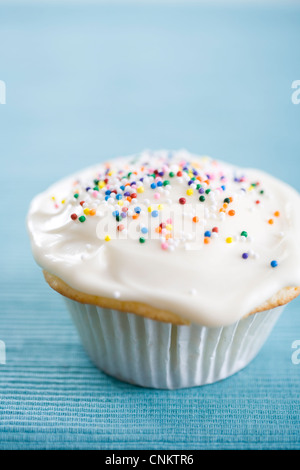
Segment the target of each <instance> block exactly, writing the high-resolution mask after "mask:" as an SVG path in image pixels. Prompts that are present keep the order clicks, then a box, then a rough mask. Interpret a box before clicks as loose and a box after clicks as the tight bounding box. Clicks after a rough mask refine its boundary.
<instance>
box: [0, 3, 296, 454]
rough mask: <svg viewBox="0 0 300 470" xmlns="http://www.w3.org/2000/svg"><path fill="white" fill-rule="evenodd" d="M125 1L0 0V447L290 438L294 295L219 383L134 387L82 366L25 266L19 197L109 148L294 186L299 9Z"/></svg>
mask: <svg viewBox="0 0 300 470" xmlns="http://www.w3.org/2000/svg"><path fill="white" fill-rule="evenodd" d="M139 3H140V4H139V5H138V4H137V2H136V3H135V2H122V3H120V2H119V3H118V2H113V3H112V4H108V3H105V2H99V4H93V2H91V3H89V2H87V3H84V2H74V3H72V2H61V3H60V4H58V3H57V2H54V3H53V4H50V3H49V4H48V3H42V4H41V5H38V4H36V3H27V2H22V4H18V2H17V3H16V2H10V3H0V79H1V80H4V81H5V83H6V87H7V96H6V100H7V102H6V104H5V105H0V149H1V151H0V156H1V157H0V158H1V172H0V183H1V189H2V191H1V202H2V204H1V232H0V241H1V243H0V247H1V248H0V250H1V270H0V283H1V291H0V340H2V341H5V343H6V348H7V364H6V365H0V448H2V449H11V448H12V449H24V448H25V449H150V450H151V449H177V450H180V449H182V450H185V449H299V448H300V420H299V411H300V406H299V405H300V403H299V383H300V382H299V379H300V364H299V365H295V364H293V363H292V361H291V355H292V352H293V349H292V348H291V345H292V342H293V341H295V340H300V316H299V307H300V301H299V300H295V301H293V302H292V303H291V304H290V305H289V306H288V307H287V308H286V310H285V312H284V313H283V316H282V317H281V318H280V320H279V322H278V323H277V325H276V326H275V329H274V330H273V332H272V334H271V336H270V338H269V339H268V341H267V343H266V344H265V346H264V347H263V349H262V350H261V352H260V353H259V355H258V356H257V357H256V358H255V360H254V361H253V362H252V363H251V364H250V365H249V366H248V367H247V368H246V369H245V370H243V371H241V372H239V373H238V374H236V375H235V376H233V377H232V378H229V379H227V380H225V381H222V382H220V383H218V384H214V385H209V386H205V387H199V388H194V389H187V390H181V391H159V390H145V389H141V388H138V387H134V386H130V385H127V384H124V383H121V382H118V381H117V380H114V379H112V378H109V377H107V376H106V375H104V374H103V373H101V372H99V371H98V370H97V369H96V368H95V367H94V366H93V365H92V364H91V362H90V361H89V359H88V357H87V356H86V355H85V353H84V351H83V350H82V347H81V344H80V342H79V339H78V337H77V334H76V331H75V329H74V326H73V324H72V323H71V320H70V318H69V316H68V314H67V312H66V311H65V308H64V306H63V304H62V302H61V299H60V297H59V296H58V295H57V294H56V293H55V292H53V291H51V290H50V289H49V288H48V286H47V285H46V283H45V282H44V280H43V277H42V273H41V271H40V269H39V268H38V267H37V266H36V265H35V263H34V261H33V259H32V256H31V252H30V247H29V241H28V237H27V234H26V230H25V217H26V213H27V210H28V205H29V203H30V200H31V198H32V197H33V196H34V195H35V194H36V193H37V192H39V191H41V190H43V189H45V188H46V187H47V186H48V185H49V184H50V183H53V182H55V181H56V180H57V179H58V178H60V177H63V176H65V175H67V174H68V173H72V172H74V171H75V170H77V169H80V168H82V167H85V166H87V165H90V164H93V163H95V162H97V161H99V160H103V159H107V158H111V157H114V156H117V155H119V154H121V155H126V154H130V153H135V152H138V151H140V150H142V149H144V148H151V149H158V148H170V149H178V148H187V149H188V150H190V151H192V152H196V153H199V154H209V155H211V156H213V157H215V158H219V159H223V160H227V161H229V162H232V163H235V164H238V165H245V166H252V167H258V168H261V169H264V170H266V171H268V172H270V173H272V174H274V175H275V176H278V177H279V178H281V179H283V180H285V181H287V182H288V183H290V184H291V185H293V186H294V187H295V188H296V189H298V190H299V191H300V181H299V175H300V164H299V150H300V105H295V104H293V103H292V101H291V95H292V91H293V90H292V89H291V84H292V82H293V81H294V80H297V79H298V80H299V79H300V48H299V44H300V7H299V4H298V3H296V2H294V4H291V3H285V4H284V3H277V2H267V3H264V2H261V3H255V4H254V5H251V4H249V3H248V2H240V3H237V2H234V3H226V2H224V3H223V4H221V3H220V2H216V3H215V2H213V3H211V4H208V3H199V2H189V1H186V2H164V1H161V2H159V3H157V2H154V3H153V4H151V3H147V2H145V3H143V2H139Z"/></svg>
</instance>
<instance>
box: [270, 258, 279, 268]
mask: <svg viewBox="0 0 300 470" xmlns="http://www.w3.org/2000/svg"><path fill="white" fill-rule="evenodd" d="M270 265H271V266H272V268H276V266H278V263H277V261H276V260H275V259H273V261H271V263H270Z"/></svg>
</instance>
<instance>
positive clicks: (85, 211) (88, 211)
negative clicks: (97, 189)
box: [83, 207, 90, 215]
mask: <svg viewBox="0 0 300 470" xmlns="http://www.w3.org/2000/svg"><path fill="white" fill-rule="evenodd" d="M83 213H84V214H85V215H89V213H90V209H88V208H87V207H86V208H85V209H83Z"/></svg>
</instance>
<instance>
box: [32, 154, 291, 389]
mask: <svg viewBox="0 0 300 470" xmlns="http://www.w3.org/2000/svg"><path fill="white" fill-rule="evenodd" d="M299 206H300V197H299V194H298V193H297V192H296V191H295V190H294V189H293V188H291V187H290V186H288V185H287V184H285V183H283V182H282V181H279V180H278V179H275V178H274V177H272V176H271V175H268V174H266V173H264V172H262V171H259V170H253V169H241V168H237V167H234V166H232V165H229V164H227V163H224V162H220V161H216V160H213V159H211V158H209V157H199V156H196V155H192V154H190V153H188V152H187V151H177V152H169V151H156V152H150V151H144V152H142V153H141V154H138V155H134V156H130V157H122V158H118V159H115V160H111V161H109V162H106V163H101V164H99V165H96V166H94V167H90V168H87V169H85V170H83V171H80V172H79V173H77V174H75V175H72V176H70V177H68V178H66V179H64V180H62V181H60V182H58V183H56V184H54V185H53V186H51V187H50V188H49V189H47V190H46V191H45V192H43V193H42V194H39V195H38V196H36V197H35V199H34V200H33V201H32V203H31V206H30V210H29V213H28V218H27V222H28V231H29V235H30V239H31V246H32V251H33V255H34V258H35V260H36V262H37V263H38V264H39V265H40V266H41V268H42V269H43V272H44V276H45V279H46V281H47V282H48V284H49V285H50V286H51V287H52V288H53V289H54V290H56V291H57V292H59V293H60V294H62V296H63V299H64V300H65V302H66V305H67V307H68V309H69V311H70V313H71V316H72V318H73V320H74V322H75V325H76V327H77V329H78V333H79V336H80V338H81V340H82V343H83V346H84V347H85V349H86V351H87V352H88V354H89V355H90V357H91V359H92V361H93V362H94V363H95V364H96V365H97V366H98V367H99V368H100V369H101V370H102V371H104V372H106V373H107V374H109V375H112V376H114V377H117V378H119V379H120V380H124V381H127V382H130V383H133V384H137V385H140V386H144V387H154V388H164V389H175V388H183V387H191V386H197V385H204V384H208V383H213V382H216V381H218V380H221V379H224V378H226V377H228V376H230V375H232V374H234V373H235V372H237V371H238V370H240V369H242V368H243V367H245V366H246V365H247V364H248V363H249V362H250V361H251V360H252V359H253V358H254V357H255V356H256V354H257V353H258V351H259V350H260V348H261V346H262V345H263V344H264V342H265V340H266V338H267V337H268V335H269V334H270V332H271V330H272V327H273V326H274V324H275V322H276V321H277V319H278V317H279V315H280V314H281V312H282V309H283V306H284V305H285V304H287V303H288V302H290V301H291V300H292V299H293V298H295V297H296V296H297V295H299V293H300V244H299V238H300V215H299Z"/></svg>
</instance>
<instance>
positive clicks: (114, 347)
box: [65, 298, 283, 389]
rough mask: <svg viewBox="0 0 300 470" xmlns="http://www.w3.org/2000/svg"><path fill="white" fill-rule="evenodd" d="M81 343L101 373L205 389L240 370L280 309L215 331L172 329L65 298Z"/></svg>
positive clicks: (156, 385) (169, 386)
mask: <svg viewBox="0 0 300 470" xmlns="http://www.w3.org/2000/svg"><path fill="white" fill-rule="evenodd" d="M65 300H66V303H67V307H68V309H69V311H70V313H71V316H72V318H73V320H74V323H75V325H76V327H77V330H78V333H79V336H80V338H81V340H82V344H83V346H84V348H85V350H86V351H87V353H88V354H89V356H90V358H91V359H92V361H93V362H94V363H95V364H96V365H97V366H98V367H99V369H101V370H102V371H104V372H105V373H107V374H109V375H111V376H113V377H116V378H118V379H120V380H122V381H125V382H129V383H131V384H135V385H139V386H142V387H151V388H160V389H178V388H186V387H195V386H199V385H205V384H210V383H213V382H217V381H219V380H222V379H225V378H226V377H229V376H230V375H232V374H234V373H235V372H237V371H239V370H240V369H242V368H243V367H245V366H246V365H247V364H248V363H249V362H250V361H251V360H252V359H253V358H254V357H255V356H256V354H257V353H258V352H259V350H260V349H261V347H262V345H263V344H264V342H265V340H266V339H267V337H268V336H269V334H270V332H271V330H272V328H273V326H274V325H275V323H276V321H277V319H278V317H279V315H280V314H281V312H282V310H283V307H276V308H275V309H271V310H267V311H265V312H261V313H257V314H254V315H251V316H249V317H248V318H245V319H242V320H240V321H238V322H237V323H235V324H233V325H230V326H225V327H221V328H209V327H205V326H199V325H191V326H177V325H172V324H169V323H163V322H158V321H154V320H150V319H148V318H143V317H140V316H138V315H134V314H132V313H124V312H119V311H116V310H110V309H103V308H101V307H97V306H94V305H88V304H81V303H79V302H76V301H73V300H70V299H67V298H65Z"/></svg>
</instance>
